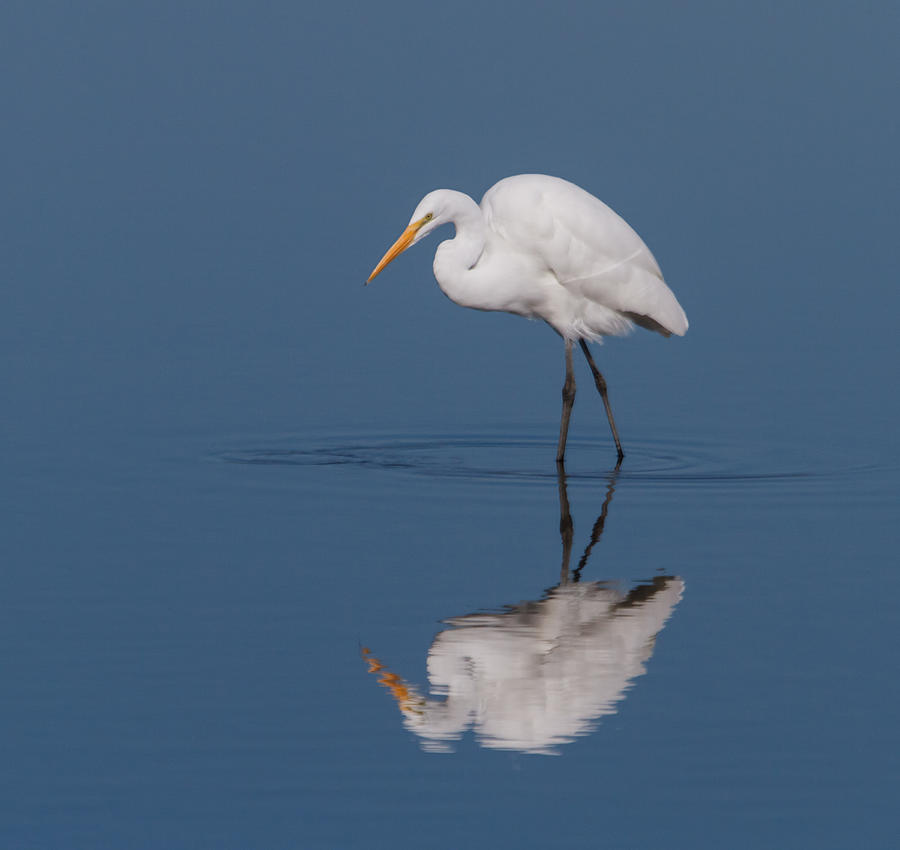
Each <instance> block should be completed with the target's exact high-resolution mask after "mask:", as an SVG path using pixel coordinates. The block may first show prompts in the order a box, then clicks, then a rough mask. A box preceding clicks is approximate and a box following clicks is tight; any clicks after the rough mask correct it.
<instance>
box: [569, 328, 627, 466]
mask: <svg viewBox="0 0 900 850" xmlns="http://www.w3.org/2000/svg"><path fill="white" fill-rule="evenodd" d="M579 343H580V344H581V350H582V351H583V352H584V356H585V357H586V358H587V362H588V366H590V367H591V373H592V374H593V375H594V383H595V384H596V385H597V391H598V392H599V393H600V398H602V399H603V406H604V407H605V408H606V418H607V419H608V420H609V427H610V428H611V429H612V435H613V439H614V440H615V441H616V451H617V452H618V453H619V460H622V458H623V457H625V452H623V451H622V444H621V443H620V442H619V432H618V431H617V430H616V420H615V419H613V414H612V408H611V407H610V406H609V396H608V395H607V393H606V379H605V378H604V377H603V375H601V374H600V370H599V369H598V368H597V364H596V363H594V358H593V357H591V352H590V349H589V348H588V347H587V343H586V342H585V341H584V340H583V339H582V340H579Z"/></svg>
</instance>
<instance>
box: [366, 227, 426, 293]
mask: <svg viewBox="0 0 900 850" xmlns="http://www.w3.org/2000/svg"><path fill="white" fill-rule="evenodd" d="M426 218H427V217H426ZM423 224H425V219H424V218H420V219H419V220H418V221H414V222H413V223H412V224H411V225H410V226H409V227H407V228H406V230H404V231H403V233H401V234H400V238H399V239H398V240H397V241H396V242H395V243H394V244H393V245H391V247H390V248H388V252H387V253H386V254H385V255H384V256H383V257H382V258H381V260H380V261H379V263H378V265H377V266H375V268H374V269H372V274H370V275H369V279H368V280H367V281H366V283H367V284H368V283H371V282H372V281H373V280H375V278H376V277H378V275H380V274H381V272H382V271H384V267H385V266H386V265H387V264H388V263H390V262H391V261H392V260H395V259H396V258H397V257H399V256H400V255H401V254H402V253H403V252H404V251H405V250H406V249H407V248H409V246H410V245H412V242H413V239H415V238H416V234H417V233H418V232H419V228H420V227H421V226H422V225H423Z"/></svg>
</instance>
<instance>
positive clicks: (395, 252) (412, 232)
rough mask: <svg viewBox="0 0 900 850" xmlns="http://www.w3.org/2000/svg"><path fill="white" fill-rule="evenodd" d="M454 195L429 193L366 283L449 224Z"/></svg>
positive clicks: (450, 193) (436, 192) (439, 192)
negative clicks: (452, 196)
mask: <svg viewBox="0 0 900 850" xmlns="http://www.w3.org/2000/svg"><path fill="white" fill-rule="evenodd" d="M453 194H459V193H453V192H451V191H450V190H449V189H435V190H434V191H433V192H429V193H428V194H427V195H426V196H425V197H424V198H422V200H421V201H419V205H418V206H417V207H416V209H415V212H413V214H412V218H411V219H410V220H409V224H408V225H407V227H406V230H404V231H403V233H401V234H400V238H399V239H397V241H396V242H395V243H394V244H393V245H391V247H390V248H388V250H387V253H386V254H385V255H384V256H383V257H382V258H381V260H380V261H379V262H378V265H377V266H375V268H374V269H373V270H372V274H370V275H369V279H368V280H367V281H366V283H371V282H372V281H373V280H374V279H375V278H376V277H377V276H378V275H379V274H381V272H382V271H383V270H384V268H385V266H387V265H388V263H390V262H391V261H392V260H395V259H396V258H397V257H399V256H400V255H401V254H402V253H403V252H404V251H405V250H406V249H407V248H409V247H410V246H411V245H415V244H416V242H418V241H419V240H420V239H424V238H425V237H426V236H427V235H428V234H429V233H431V231H432V230H434V229H435V228H436V227H440V226H441V225H442V224H447V222H449V221H450V220H451V218H452V204H451V200H452V198H451V195H453Z"/></svg>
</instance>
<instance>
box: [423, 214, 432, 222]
mask: <svg viewBox="0 0 900 850" xmlns="http://www.w3.org/2000/svg"><path fill="white" fill-rule="evenodd" d="M433 218H434V213H428V215H426V216H425V221H431V219H433Z"/></svg>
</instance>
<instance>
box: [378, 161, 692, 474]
mask: <svg viewBox="0 0 900 850" xmlns="http://www.w3.org/2000/svg"><path fill="white" fill-rule="evenodd" d="M448 223H452V224H454V225H455V226H456V236H455V237H454V238H453V239H449V240H447V241H445V242H442V243H441V244H440V245H439V246H438V248H437V251H436V252H435V256H434V276H435V278H436V279H437V282H438V285H439V286H440V288H441V289H442V290H443V292H444V293H445V294H446V295H447V297H448V298H450V299H451V300H452V301H454V302H456V303H457V304H459V305H461V306H463V307H471V308H474V309H476V310H502V311H504V312H507V313H515V314H516V315H519V316H525V317H527V318H540V319H543V320H544V321H546V322H547V323H548V324H549V325H550V326H551V327H552V328H553V329H554V330H555V331H556V332H557V333H558V334H559V335H560V336H561V337H562V338H563V339H564V340H565V344H566V384H565V386H564V388H563V421H562V424H561V427H560V441H559V448H558V451H557V460H558V461H560V462H561V461H562V460H563V458H564V455H565V443H566V434H567V432H568V416H569V414H570V413H571V407H572V403H573V402H574V396H575V380H574V375H573V373H572V364H571V349H572V343H573V342H575V341H577V342H579V343H580V345H581V347H582V350H583V351H584V353H585V356H586V357H587V358H588V362H589V364H590V366H591V370H592V372H593V373H594V379H595V382H596V384H597V388H598V390H599V391H600V394H601V396H602V397H603V401H604V404H605V405H606V409H607V415H608V417H609V421H610V427H611V428H612V431H613V437H614V439H615V441H616V447H617V449H618V452H619V457H620V459H621V457H622V456H623V452H622V450H621V444H620V442H619V439H618V434H617V432H616V427H615V422H614V421H613V418H612V411H611V409H610V407H609V401H608V397H607V393H606V382H605V381H604V379H603V376H602V375H601V374H600V372H599V370H597V367H596V365H595V364H594V362H593V359H592V358H591V356H590V353H589V350H588V348H587V346H586V345H585V341H593V342H596V341H599V340H600V339H601V338H602V337H604V336H610V335H621V334H625V333H628V332H629V331H630V330H631V329H632V328H633V326H634V324H638V325H640V326H642V327H645V328H648V329H649V330H654V331H657V332H659V333H662V334H663V335H664V336H670V335H671V334H676V335H678V336H683V335H684V333H685V332H686V331H687V329H688V321H687V317H686V316H685V314H684V310H682V309H681V305H680V304H679V303H678V301H677V300H676V298H675V296H674V294H673V293H672V290H670V289H669V287H668V286H666V283H665V281H664V280H663V276H662V272H661V271H660V269H659V265H658V264H657V262H656V260H655V259H654V258H653V255H652V254H651V253H650V250H649V248H647V246H646V245H645V244H644V243H643V241H642V240H641V238H640V237H639V236H638V235H637V233H635V232H634V230H632V228H631V227H630V226H629V225H628V224H627V223H626V222H625V221H624V219H622V218H621V217H620V216H618V215H617V214H616V213H615V212H613V210H611V209H610V208H609V207H608V206H606V204H604V203H603V202H602V201H600V200H599V199H598V198H595V197H594V196H593V195H591V194H589V193H588V192H586V191H584V189H581V188H579V187H578V186H576V185H575V184H574V183H569V182H568V181H566V180H561V179H560V178H558V177H549V176H547V175H544V174H520V175H517V176H515V177H507V178H506V179H504V180H501V181H500V182H499V183H497V184H496V185H494V186H493V187H492V188H491V189H489V190H488V191H487V193H486V194H485V196H484V198H483V199H482V201H481V206H480V207H479V206H478V205H477V204H476V203H475V201H473V200H472V199H471V198H470V197H469V196H468V195H465V194H463V193H462V192H456V191H453V190H451V189H437V190H435V191H433V192H429V193H428V194H427V195H426V196H425V197H424V198H423V199H422V200H421V201H420V202H419V205H418V206H417V207H416V209H415V212H413V215H412V218H411V219H410V223H409V226H408V227H407V228H406V230H404V232H403V234H402V235H401V236H400V238H399V239H398V240H397V241H396V242H395V243H394V245H392V246H391V248H390V249H389V250H388V252H387V253H386V254H385V255H384V257H383V258H382V259H381V261H380V262H379V264H378V265H377V266H376V267H375V269H374V270H373V272H372V274H371V275H370V276H369V281H371V280H372V279H373V278H374V277H375V276H376V275H377V274H379V273H380V272H381V271H382V269H384V267H385V266H386V265H387V264H388V263H390V262H391V261H392V260H393V259H394V258H395V257H397V256H398V255H399V254H400V253H402V252H403V251H405V250H406V249H407V248H408V247H409V246H410V245H414V244H415V243H416V242H418V241H419V240H420V239H424V238H425V237H426V236H427V235H428V234H429V233H431V231H433V230H434V229H435V228H437V227H440V226H441V225H442V224H448Z"/></svg>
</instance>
